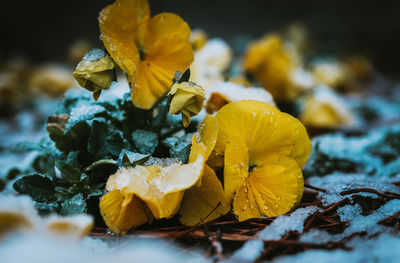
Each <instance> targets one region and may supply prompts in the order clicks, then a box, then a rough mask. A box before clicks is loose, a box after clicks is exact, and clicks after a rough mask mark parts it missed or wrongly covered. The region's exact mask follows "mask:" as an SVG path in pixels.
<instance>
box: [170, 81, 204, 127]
mask: <svg viewBox="0 0 400 263" xmlns="http://www.w3.org/2000/svg"><path fill="white" fill-rule="evenodd" d="M168 95H169V96H172V100H171V105H170V108H169V113H170V114H178V113H179V112H181V113H184V114H185V115H190V116H188V117H189V120H190V117H191V116H195V115H197V114H198V113H199V112H200V111H201V109H202V108H203V103H204V96H205V94H204V89H203V88H202V87H201V86H199V85H196V84H192V83H188V82H183V83H174V85H172V88H171V91H170V92H169V93H168ZM183 111H185V112H183ZM186 117H187V116H186Z"/></svg>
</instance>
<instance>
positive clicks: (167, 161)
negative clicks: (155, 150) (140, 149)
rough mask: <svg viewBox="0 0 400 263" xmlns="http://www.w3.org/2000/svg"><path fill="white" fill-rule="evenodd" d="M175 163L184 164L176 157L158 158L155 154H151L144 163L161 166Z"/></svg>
mask: <svg viewBox="0 0 400 263" xmlns="http://www.w3.org/2000/svg"><path fill="white" fill-rule="evenodd" d="M175 164H182V162H181V161H180V160H179V159H176V158H156V157H153V156H150V158H149V159H148V160H147V161H146V162H145V163H144V165H145V166H149V165H154V166H160V167H166V166H170V165H175Z"/></svg>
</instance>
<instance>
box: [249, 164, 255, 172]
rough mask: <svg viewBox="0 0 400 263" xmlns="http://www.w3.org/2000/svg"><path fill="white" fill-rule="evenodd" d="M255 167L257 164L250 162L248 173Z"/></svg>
mask: <svg viewBox="0 0 400 263" xmlns="http://www.w3.org/2000/svg"><path fill="white" fill-rule="evenodd" d="M256 167H257V165H254V164H250V165H249V169H248V172H249V173H250V172H252V171H253V170H254V169H255V168H256Z"/></svg>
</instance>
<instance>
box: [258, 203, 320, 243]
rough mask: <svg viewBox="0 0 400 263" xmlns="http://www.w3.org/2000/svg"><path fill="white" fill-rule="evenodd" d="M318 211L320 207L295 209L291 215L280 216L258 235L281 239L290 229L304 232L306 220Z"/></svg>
mask: <svg viewBox="0 0 400 263" xmlns="http://www.w3.org/2000/svg"><path fill="white" fill-rule="evenodd" d="M318 211H320V208H319V207H316V206H308V207H305V208H299V209H297V210H295V211H294V212H293V213H291V214H290V215H289V216H286V215H282V216H279V217H277V218H276V219H275V220H274V222H272V223H271V224H270V225H269V226H267V227H266V228H264V229H263V230H262V231H261V232H260V233H258V237H259V238H260V239H263V240H280V239H281V238H282V236H283V235H285V234H286V233H288V232H289V231H297V232H299V233H302V232H303V228H304V221H305V220H306V219H307V218H308V217H309V216H311V215H313V214H314V213H316V212H318Z"/></svg>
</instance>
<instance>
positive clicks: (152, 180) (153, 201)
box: [100, 156, 203, 234]
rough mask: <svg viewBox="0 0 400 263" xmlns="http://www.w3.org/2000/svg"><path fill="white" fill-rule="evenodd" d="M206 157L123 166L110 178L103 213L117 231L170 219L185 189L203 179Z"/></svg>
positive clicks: (111, 227)
mask: <svg viewBox="0 0 400 263" xmlns="http://www.w3.org/2000/svg"><path fill="white" fill-rule="evenodd" d="M202 168H203V157H202V156H198V158H197V159H196V160H195V161H194V162H192V163H189V164H183V165H182V164H179V163H174V164H170V165H167V166H162V165H161V164H157V163H155V164H153V165H150V166H140V165H137V166H135V167H128V168H121V169H119V170H118V171H117V172H116V173H115V174H113V175H111V176H110V178H109V179H108V181H107V185H106V190H107V191H108V192H109V193H107V194H106V195H104V196H103V197H102V199H101V200H100V213H101V215H102V216H103V219H104V221H105V223H106V224H107V226H108V227H109V228H110V229H111V230H112V231H113V232H115V233H117V234H119V233H122V234H124V233H126V232H127V231H128V230H129V229H131V228H133V227H137V226H139V225H142V224H145V223H150V222H151V221H152V220H153V218H155V219H161V218H171V217H172V216H174V215H175V214H176V213H177V212H178V210H179V207H180V204H181V201H182V198H183V194H184V190H185V189H188V188H189V187H191V186H193V185H194V184H195V183H196V182H197V181H198V180H199V178H200V176H201V173H202Z"/></svg>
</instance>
